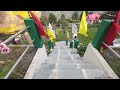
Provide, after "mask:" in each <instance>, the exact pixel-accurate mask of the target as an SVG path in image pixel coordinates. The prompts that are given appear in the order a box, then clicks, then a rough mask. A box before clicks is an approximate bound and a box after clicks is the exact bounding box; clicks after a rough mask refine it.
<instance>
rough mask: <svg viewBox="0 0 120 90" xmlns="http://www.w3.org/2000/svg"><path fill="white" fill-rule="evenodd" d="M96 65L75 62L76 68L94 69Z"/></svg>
mask: <svg viewBox="0 0 120 90" xmlns="http://www.w3.org/2000/svg"><path fill="white" fill-rule="evenodd" d="M96 68H97V66H95V65H92V64H86V63H81V64H77V69H96Z"/></svg>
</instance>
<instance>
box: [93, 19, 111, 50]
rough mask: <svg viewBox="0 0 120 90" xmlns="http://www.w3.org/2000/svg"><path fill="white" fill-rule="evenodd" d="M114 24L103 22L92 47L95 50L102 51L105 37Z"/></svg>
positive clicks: (107, 21) (109, 21)
mask: <svg viewBox="0 0 120 90" xmlns="http://www.w3.org/2000/svg"><path fill="white" fill-rule="evenodd" d="M111 24H112V20H103V21H102V23H101V25H100V27H99V29H98V31H97V33H96V35H95V37H94V39H93V41H92V45H93V47H94V48H96V49H98V50H100V47H101V45H102V41H103V40H104V37H105V35H106V33H107V31H108V30H109V28H110V26H111Z"/></svg>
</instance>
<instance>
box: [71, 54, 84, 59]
mask: <svg viewBox="0 0 120 90" xmlns="http://www.w3.org/2000/svg"><path fill="white" fill-rule="evenodd" d="M71 56H72V57H73V59H77V60H82V59H83V58H82V57H80V56H79V54H71Z"/></svg>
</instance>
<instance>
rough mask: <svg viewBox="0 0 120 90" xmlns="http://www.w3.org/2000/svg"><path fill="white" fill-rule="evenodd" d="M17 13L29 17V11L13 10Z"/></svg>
mask: <svg viewBox="0 0 120 90" xmlns="http://www.w3.org/2000/svg"><path fill="white" fill-rule="evenodd" d="M13 13H14V14H15V15H20V16H21V17H23V18H29V15H28V11H13Z"/></svg>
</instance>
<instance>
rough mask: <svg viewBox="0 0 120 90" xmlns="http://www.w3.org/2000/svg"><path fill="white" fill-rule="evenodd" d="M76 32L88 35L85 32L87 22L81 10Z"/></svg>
mask: <svg viewBox="0 0 120 90" xmlns="http://www.w3.org/2000/svg"><path fill="white" fill-rule="evenodd" d="M78 33H80V34H83V35H85V36H87V37H88V35H87V34H86V33H87V22H86V13H85V11H83V14H82V18H81V21H80V27H79V31H78Z"/></svg>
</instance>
